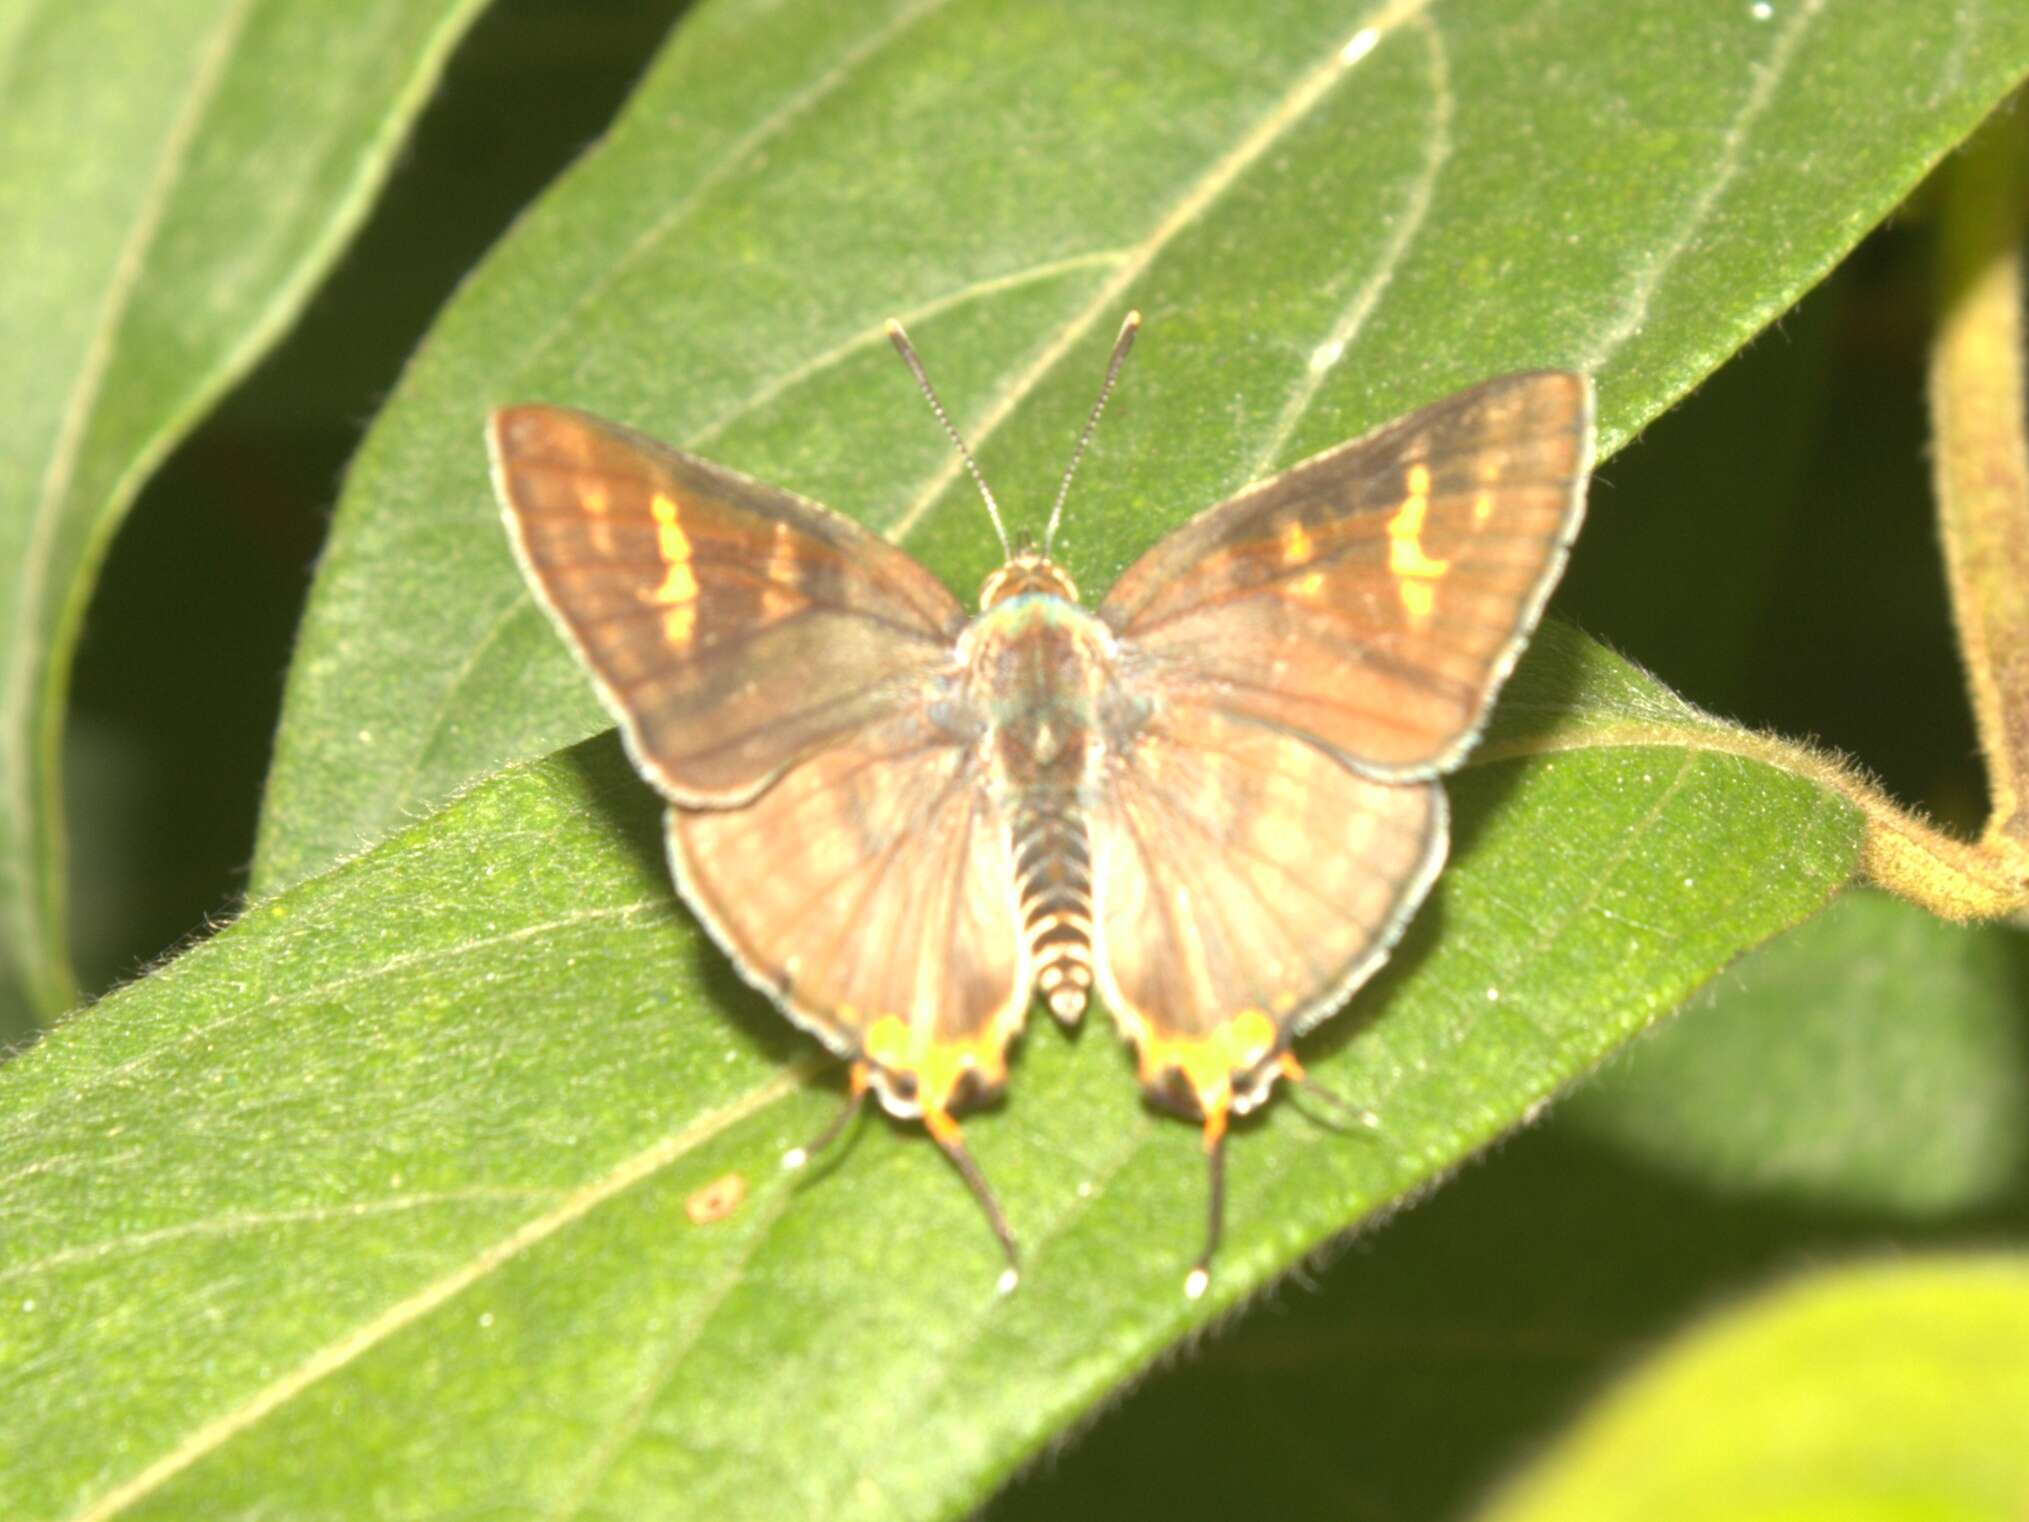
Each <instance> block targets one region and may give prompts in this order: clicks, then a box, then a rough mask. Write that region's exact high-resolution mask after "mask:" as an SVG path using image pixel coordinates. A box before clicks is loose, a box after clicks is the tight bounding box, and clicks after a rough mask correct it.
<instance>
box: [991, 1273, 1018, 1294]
mask: <svg viewBox="0 0 2029 1522" xmlns="http://www.w3.org/2000/svg"><path fill="white" fill-rule="evenodd" d="M1021 1282H1022V1276H1021V1270H1020V1269H1017V1268H1004V1269H1002V1270H1001V1271H1000V1277H999V1278H998V1279H996V1280H994V1281H993V1291H994V1293H995V1294H997V1295H1012V1294H1013V1293H1014V1292H1015V1286H1017V1285H1018V1284H1020V1283H1021Z"/></svg>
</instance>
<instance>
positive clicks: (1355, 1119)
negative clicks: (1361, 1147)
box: [1275, 1052, 1381, 1131]
mask: <svg viewBox="0 0 2029 1522" xmlns="http://www.w3.org/2000/svg"><path fill="white" fill-rule="evenodd" d="M1275 1065H1276V1069H1277V1071H1279V1072H1280V1073H1281V1074H1282V1076H1283V1077H1284V1078H1286V1079H1288V1080H1289V1083H1290V1086H1291V1087H1293V1088H1296V1089H1300V1090H1301V1091H1302V1092H1303V1093H1305V1094H1307V1095H1309V1096H1310V1097H1311V1098H1313V1099H1316V1100H1318V1101H1320V1102H1322V1103H1323V1104H1324V1105H1325V1106H1326V1107H1327V1108H1329V1109H1333V1110H1336V1111H1338V1113H1339V1114H1340V1115H1342V1116H1344V1117H1345V1118H1346V1119H1347V1120H1349V1121H1351V1122H1352V1123H1353V1124H1354V1125H1356V1126H1365V1127H1366V1128H1367V1129H1368V1130H1370V1131H1371V1130H1378V1129H1379V1128H1380V1125H1381V1117H1380V1116H1378V1115H1376V1114H1375V1113H1374V1112H1373V1111H1372V1110H1370V1109H1368V1108H1367V1107H1366V1106H1365V1105H1356V1104H1354V1103H1353V1102H1352V1101H1351V1100H1350V1099H1347V1098H1346V1097H1345V1096H1344V1095H1341V1094H1334V1093H1333V1092H1332V1091H1331V1090H1330V1089H1328V1088H1326V1087H1325V1086H1324V1085H1323V1084H1321V1083H1319V1082H1318V1081H1317V1080H1316V1079H1315V1078H1313V1077H1311V1076H1310V1074H1309V1073H1308V1072H1306V1071H1305V1070H1304V1066H1303V1064H1302V1063H1300V1062H1298V1061H1297V1060H1296V1053H1294V1052H1284V1053H1283V1054H1282V1055H1281V1056H1280V1057H1278V1058H1277V1059H1276V1064H1275Z"/></svg>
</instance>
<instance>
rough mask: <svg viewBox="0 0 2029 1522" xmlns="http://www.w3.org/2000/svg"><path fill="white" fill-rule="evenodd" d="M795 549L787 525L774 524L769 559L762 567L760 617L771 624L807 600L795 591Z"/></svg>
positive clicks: (796, 578)
mask: <svg viewBox="0 0 2029 1522" xmlns="http://www.w3.org/2000/svg"><path fill="white" fill-rule="evenodd" d="M800 569H801V568H800V565H799V563H798V560H797V555H796V546H795V545H794V544H793V543H792V542H791V540H790V537H789V525H788V524H786V523H778V524H776V525H775V532H774V536H773V538H772V539H771V540H770V541H769V546H768V559H767V560H766V562H765V563H764V564H763V565H762V567H761V577H762V581H761V617H762V618H763V619H766V620H768V621H769V622H771V623H772V622H773V621H774V620H776V619H778V618H784V617H787V616H788V615H789V614H791V613H794V612H795V611H796V610H797V609H799V608H801V607H803V606H804V605H805V604H806V603H807V602H808V601H809V599H807V598H806V597H804V595H803V594H802V593H801V592H799V591H797V590H796V582H797V580H798V577H799V574H800Z"/></svg>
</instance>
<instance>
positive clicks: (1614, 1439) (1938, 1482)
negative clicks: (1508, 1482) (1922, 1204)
mask: <svg viewBox="0 0 2029 1522" xmlns="http://www.w3.org/2000/svg"><path fill="white" fill-rule="evenodd" d="M2025 1431H2029V1260H2024V1259H2023V1258H2020V1257H2015V1256H2000V1255H1994V1256H1988V1257H1967V1258H1950V1257H1946V1258H1934V1259H1927V1260H1924V1259H1919V1260H1913V1261H1909V1262H1904V1263H1898V1264H1893V1265H1886V1264H1884V1265H1879V1266H1875V1267H1870V1268H1860V1269H1847V1270H1844V1271H1841V1272H1837V1273H1827V1274H1819V1275H1814V1276H1812V1277H1810V1278H1807V1279H1804V1280H1802V1281H1800V1282H1799V1283H1797V1284H1795V1285H1792V1286H1790V1287H1788V1288H1786V1289H1784V1290H1781V1291H1779V1292H1777V1293H1775V1294H1771V1295H1769V1296H1766V1297H1764V1298H1763V1299H1761V1300H1759V1301H1758V1302H1755V1303H1752V1304H1749V1305H1746V1306H1742V1307H1740V1308H1738V1309H1736V1310H1734V1311H1732V1312H1730V1313H1728V1314H1726V1315H1724V1316H1722V1317H1719V1318H1717V1319H1715V1320H1714V1321H1713V1322H1712V1323H1711V1324H1709V1325H1707V1326H1705V1327H1702V1328H1700V1329H1699V1330H1698V1331H1696V1332H1695V1333H1693V1334H1691V1335H1689V1336H1687V1337H1686V1338H1684V1339H1683V1341H1682V1342H1681V1343H1680V1344H1679V1345H1678V1346H1677V1347H1675V1348H1673V1349H1671V1350H1669V1351H1668V1352H1666V1353H1665V1354H1664V1355H1663V1356H1661V1357H1660V1358H1658V1359H1657V1360H1655V1361H1654V1362H1653V1364H1651V1365H1650V1366H1649V1367H1647V1368H1645V1369H1643V1370H1641V1371H1639V1372H1638V1373H1637V1374H1635V1375H1634V1376H1633V1377H1632V1378H1631V1379H1630V1380H1628V1381H1627V1383H1626V1386H1625V1387H1624V1388H1623V1389H1621V1390H1619V1391H1617V1392H1616V1393H1615V1394H1614V1395H1613V1396H1612V1397H1610V1398H1609V1399H1608V1400H1607V1401H1605V1402H1604V1403H1603V1404H1602V1405H1601V1407H1600V1408H1599V1409H1598V1410H1596V1411H1594V1412H1593V1413H1591V1414H1590V1415H1589V1416H1588V1417H1587V1418H1586V1420H1585V1422H1584V1423H1583V1424H1582V1425H1581V1426H1580V1427H1579V1429H1578V1430H1577V1431H1575V1432H1574V1433H1572V1434H1571V1436H1570V1437H1569V1438H1567V1439H1566V1440H1565V1441H1564V1442H1562V1443H1561V1444H1560V1445H1559V1446H1558V1448H1557V1449H1556V1450H1555V1451H1553V1452H1552V1453H1550V1454H1549V1455H1547V1456H1546V1457H1545V1458H1544V1459H1543V1460H1542V1461H1541V1462H1540V1463H1539V1464H1537V1465H1536V1466H1535V1467H1534V1470H1533V1472H1532V1473H1531V1474H1530V1475H1529V1476H1528V1477H1527V1478H1526V1479H1525V1480H1524V1481H1522V1482H1521V1483H1520V1484H1518V1485H1517V1486H1515V1487H1514V1489H1513V1490H1512V1491H1511V1492H1510V1493H1509V1494H1508V1495H1506V1496H1505V1497H1503V1498H1502V1499H1501V1500H1499V1501H1497V1502H1496V1503H1495V1504H1494V1505H1492V1506H1490V1507H1488V1508H1487V1509H1486V1510H1485V1511H1484V1512H1482V1513H1481V1515H1482V1516H1484V1517H1486V1518H1487V1519H1488V1522H1555V1519H1564V1518H1571V1519H1578V1518H1583V1519H1584V1522H1615V1519H1616V1518H1623V1517H1625V1518H1637V1517H1638V1518H1641V1519H1642V1522H1696V1519H1707V1518H1709V1519H1712V1522H1719V1519H1721V1518H1724V1519H1726V1522H1762V1519H1768V1522H1776V1519H1784V1522H1791V1519H1797V1518H1819V1517H1822V1518H1827V1519H1830V1518H1838V1519H1840V1522H1929V1519H1935V1522H1982V1519H1991V1522H2014V1519H2015V1518H2018V1517H2020V1516H2021V1515H2022V1498H2023V1496H2024V1495H2029V1445H2025V1444H2024V1443H2023V1441H2022V1435H2023V1433H2024V1432H2025Z"/></svg>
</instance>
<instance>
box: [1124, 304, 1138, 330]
mask: <svg viewBox="0 0 2029 1522" xmlns="http://www.w3.org/2000/svg"><path fill="white" fill-rule="evenodd" d="M1140 326H1141V311H1140V309H1139V308H1135V309H1134V310H1131V311H1130V312H1128V314H1127V318H1126V320H1125V321H1123V322H1122V323H1121V324H1120V330H1121V331H1122V332H1123V333H1131V332H1133V331H1134V330H1135V329H1136V328H1138V327H1140Z"/></svg>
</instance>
